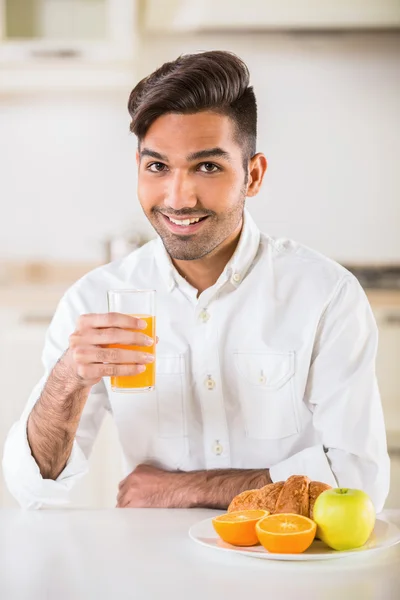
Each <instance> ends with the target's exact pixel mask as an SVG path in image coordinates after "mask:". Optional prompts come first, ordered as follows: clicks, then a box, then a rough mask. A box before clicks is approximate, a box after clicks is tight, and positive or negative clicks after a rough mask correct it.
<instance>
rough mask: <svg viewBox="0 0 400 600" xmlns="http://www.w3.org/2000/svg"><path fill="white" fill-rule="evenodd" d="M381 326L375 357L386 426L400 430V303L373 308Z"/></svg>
mask: <svg viewBox="0 0 400 600" xmlns="http://www.w3.org/2000/svg"><path fill="white" fill-rule="evenodd" d="M374 314H375V317H376V321H377V324H378V329H379V345H378V355H377V361H376V372H377V376H378V382H379V389H380V392H381V397H382V404H383V410H384V413H385V422H386V429H387V430H388V431H394V432H400V307H399V308H396V307H380V308H375V309H374Z"/></svg>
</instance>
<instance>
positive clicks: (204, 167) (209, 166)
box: [199, 162, 221, 173]
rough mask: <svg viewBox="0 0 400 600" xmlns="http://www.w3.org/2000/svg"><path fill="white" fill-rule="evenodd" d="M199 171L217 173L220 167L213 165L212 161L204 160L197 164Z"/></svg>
mask: <svg viewBox="0 0 400 600" xmlns="http://www.w3.org/2000/svg"><path fill="white" fill-rule="evenodd" d="M199 171H201V172H202V173H217V172H218V171H221V168H220V167H218V166H217V165H215V164H214V163H211V162H205V163H201V165H199Z"/></svg>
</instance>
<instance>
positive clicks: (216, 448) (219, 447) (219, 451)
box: [213, 440, 224, 456]
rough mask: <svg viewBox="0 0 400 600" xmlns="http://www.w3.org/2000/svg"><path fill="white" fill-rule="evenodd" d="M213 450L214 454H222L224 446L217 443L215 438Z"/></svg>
mask: <svg viewBox="0 0 400 600" xmlns="http://www.w3.org/2000/svg"><path fill="white" fill-rule="evenodd" d="M213 451H214V454H216V455H217V456H220V455H221V454H222V452H223V451H224V448H223V446H222V445H221V444H220V443H219V440H215V443H214V446H213Z"/></svg>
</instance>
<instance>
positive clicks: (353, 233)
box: [0, 34, 400, 262]
mask: <svg viewBox="0 0 400 600" xmlns="http://www.w3.org/2000/svg"><path fill="white" fill-rule="evenodd" d="M212 48H214V49H217V48H218V49H229V50H233V51H236V52H237V53H239V54H240V55H241V56H242V57H243V58H244V59H245V60H246V61H247V63H248V65H249V67H250V70H251V73H252V80H253V84H254V86H255V90H256V93H257V96H258V105H259V115H260V119H259V121H260V125H259V149H260V150H263V151H264V152H265V153H266V155H267V157H268V159H269V165H270V168H269V172H268V174H267V177H266V181H265V186H264V190H263V192H262V193H261V194H260V195H259V197H258V198H257V199H254V200H251V201H250V202H249V207H250V210H251V212H252V213H253V215H254V216H255V217H256V219H257V222H258V223H259V225H260V227H261V228H262V229H263V230H265V231H268V232H270V233H272V234H274V235H283V236H288V237H293V238H295V239H297V240H299V241H301V242H303V243H306V244H308V245H310V246H312V247H314V248H316V249H318V250H319V251H321V252H324V253H326V254H328V255H330V256H332V257H334V258H336V259H339V260H353V261H359V262H366V261H396V260H397V261H399V259H400V236H399V230H400V169H399V168H398V161H399V156H400V135H399V132H400V111H399V106H400V36H398V35H395V34H392V35H388V34H386V35H372V34H370V35H360V34H358V35H354V34H353V35H350V34H347V35H340V34H329V35H324V36H321V35H311V36H310V35H308V36H307V35H300V34H297V35H292V36H289V35H287V36H285V35H270V36H266V35H263V34H257V35H251V36H250V35H237V36H231V35H229V36H228V35H226V34H225V35H219V36H217V35H215V34H213V35H212V36H211V35H210V36H202V37H193V36H191V37H189V36H186V37H185V36H182V37H177V36H175V37H174V38H172V39H170V38H160V37H159V36H158V37H157V39H153V38H152V39H150V38H146V37H145V38H144V39H143V42H142V49H141V52H140V54H141V56H140V72H139V73H138V77H141V76H143V75H145V74H147V73H148V72H149V71H150V70H153V69H154V68H156V67H157V66H158V65H159V64H161V63H162V62H163V61H164V60H168V59H173V58H175V57H176V56H177V55H178V54H180V53H183V52H188V51H197V50H204V49H212ZM134 83H135V81H134V80H133V81H132V86H133V85H134ZM126 101H127V96H125V95H120V94H114V95H110V94H109V93H108V94H105V95H104V96H78V97H77V96H71V97H65V96H61V95H53V96H52V97H51V96H49V95H46V96H44V97H43V98H42V97H41V96H40V95H39V96H36V97H25V96H19V97H15V96H14V97H3V98H1V97H0V197H1V206H2V216H3V218H2V219H0V256H7V257H19V258H24V257H30V258H60V259H74V260H79V259H82V260H99V259H101V258H102V247H101V240H102V238H104V237H105V236H107V235H110V234H112V233H113V232H116V231H119V230H121V229H123V228H125V227H126V226H127V225H128V224H130V223H131V224H132V226H134V225H135V223H137V222H140V223H142V222H143V217H142V214H141V209H140V207H139V206H138V203H137V200H136V197H135V185H136V167H135V156H134V155H135V140H134V138H133V136H131V135H130V134H129V116H128V114H127V111H126ZM4 217H5V218H4Z"/></svg>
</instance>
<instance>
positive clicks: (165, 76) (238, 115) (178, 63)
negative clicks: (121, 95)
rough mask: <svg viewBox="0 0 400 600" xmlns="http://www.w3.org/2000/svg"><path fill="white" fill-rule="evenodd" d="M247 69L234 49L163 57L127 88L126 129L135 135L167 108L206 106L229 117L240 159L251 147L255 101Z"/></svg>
mask: <svg viewBox="0 0 400 600" xmlns="http://www.w3.org/2000/svg"><path fill="white" fill-rule="evenodd" d="M249 78H250V76H249V70H248V68H247V66H246V64H245V63H244V62H243V61H242V60H241V59H240V58H239V57H238V56H236V55H235V54H233V53H231V52H225V51H221V50H214V51H209V52H201V53H199V54H186V55H183V56H180V57H179V58H177V59H176V60H174V61H172V62H167V63H164V64H163V65H162V66H161V67H160V68H159V69H157V70H156V71H154V73H152V74H151V75H149V76H148V77H145V78H144V79H142V80H141V81H140V82H139V83H138V84H137V85H136V87H135V88H134V89H133V91H132V92H131V94H130V97H129V101H128V110H129V114H130V115H131V118H132V121H131V125H130V130H131V131H132V133H134V134H136V136H137V137H138V140H139V145H140V142H141V140H142V139H143V138H144V136H145V135H146V133H147V131H148V129H149V127H150V126H151V125H152V123H153V122H154V121H155V120H156V119H157V118H158V117H161V116H162V115H165V114H168V113H179V114H194V113H197V112H200V111H204V110H211V111H214V112H217V113H219V114H221V115H227V116H228V117H230V119H232V121H233V122H234V125H235V129H236V136H235V137H236V140H237V141H238V143H239V144H241V145H243V155H244V156H243V157H244V163H245V165H246V164H247V160H249V159H250V158H251V157H252V156H254V154H255V153H256V137H257V104H256V98H255V95H254V91H253V88H252V87H251V86H249Z"/></svg>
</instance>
